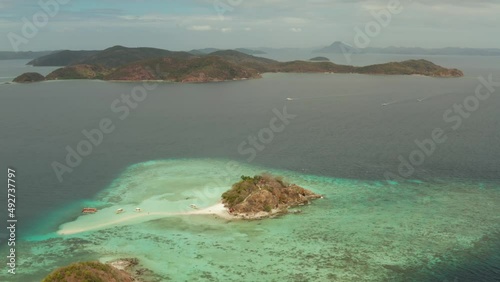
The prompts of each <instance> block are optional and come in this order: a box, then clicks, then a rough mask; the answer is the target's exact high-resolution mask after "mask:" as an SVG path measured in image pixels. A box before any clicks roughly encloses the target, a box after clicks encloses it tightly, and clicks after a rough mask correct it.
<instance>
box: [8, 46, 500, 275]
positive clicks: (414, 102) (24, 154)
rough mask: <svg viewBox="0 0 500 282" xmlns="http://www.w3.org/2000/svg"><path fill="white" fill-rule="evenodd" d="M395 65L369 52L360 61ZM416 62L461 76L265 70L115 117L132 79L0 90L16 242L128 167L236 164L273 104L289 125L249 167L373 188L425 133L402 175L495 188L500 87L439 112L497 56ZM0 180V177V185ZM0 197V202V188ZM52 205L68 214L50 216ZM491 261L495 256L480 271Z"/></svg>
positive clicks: (499, 177)
mask: <svg viewBox="0 0 500 282" xmlns="http://www.w3.org/2000/svg"><path fill="white" fill-rule="evenodd" d="M399 59H401V58H399V57H388V56H385V57H380V56H372V57H365V58H364V59H363V60H364V61H363V60H362V59H359V60H361V61H363V62H367V63H373V62H379V61H383V60H385V61H388V60H399ZM429 59H431V60H433V61H435V62H436V63H439V64H443V65H444V66H449V67H457V68H460V69H462V70H464V71H465V74H466V76H465V77H464V78H456V79H435V78H427V77H410V76H366V75H345V74H344V75H324V74H314V75H310V74H272V75H265V77H264V78H263V79H260V80H250V81H241V82H225V83H210V84H159V85H158V86H156V87H155V89H154V90H151V91H149V90H148V91H147V98H146V99H145V100H144V101H142V102H140V103H138V104H137V107H136V108H135V109H132V108H129V110H130V114H129V115H128V116H127V117H126V118H125V119H123V120H122V119H120V113H121V112H118V113H117V111H113V110H112V108H111V105H113V102H114V101H115V100H117V99H118V100H119V99H121V95H122V94H125V95H129V94H130V93H131V91H133V89H134V87H137V86H139V87H140V86H141V85H142V84H141V83H108V82H100V81H64V82H44V83H36V84H26V85H16V84H9V85H0V130H1V135H0V144H1V147H0V156H1V157H2V158H1V160H2V165H1V166H2V170H5V169H6V167H12V168H15V169H16V170H17V171H18V173H17V178H18V183H17V185H18V191H17V197H18V198H17V199H18V204H17V215H18V218H19V221H20V223H19V228H20V229H19V231H18V236H19V237H21V238H23V237H27V236H32V235H34V234H44V233H45V232H47V231H49V230H53V229H55V228H56V227H57V226H58V224H60V223H61V222H62V221H65V220H69V219H71V218H73V217H74V215H73V214H72V213H71V212H69V211H71V210H72V209H73V208H74V207H73V206H72V205H73V204H74V203H75V202H77V201H80V200H82V199H91V198H92V197H93V196H94V195H95V194H96V193H97V192H98V191H101V190H102V189H103V188H105V187H106V186H108V185H109V184H110V183H111V181H113V179H115V178H116V177H117V176H118V175H119V174H120V173H121V172H122V171H123V170H124V169H125V168H127V167H128V166H130V165H132V164H135V163H140V162H144V161H149V160H156V159H173V158H174V159H175V158H224V159H233V160H237V161H240V162H248V157H249V156H250V155H251V154H248V153H244V154H241V151H242V150H241V149H240V150H239V149H238V147H239V146H240V144H242V142H245V141H246V142H248V140H249V139H248V138H249V136H258V133H259V132H260V131H261V130H262V129H265V128H268V127H269V126H270V121H271V120H272V119H273V117H275V116H276V114H275V112H273V110H275V111H276V110H277V111H280V112H283V109H284V107H286V111H287V112H288V113H289V114H291V115H294V116H296V117H295V118H293V119H290V123H289V124H286V126H285V127H284V129H283V131H282V132H278V133H275V134H274V138H273V139H272V141H270V142H269V143H268V144H261V146H262V147H264V148H263V149H262V151H259V150H257V154H256V157H255V159H253V160H252V161H251V163H254V164H257V165H260V166H266V167H271V168H279V169H286V170H291V171H297V172H304V173H308V174H314V175H319V176H331V177H339V178H349V179H365V180H381V181H384V180H385V176H384V175H385V174H386V173H387V172H391V173H393V174H396V175H397V174H398V166H399V165H400V163H401V161H400V159H399V157H400V156H402V157H403V158H404V159H406V160H408V159H409V157H410V156H411V154H412V152H413V151H415V150H416V149H418V146H417V145H416V143H415V141H416V140H418V141H423V140H426V139H429V138H432V132H433V130H435V129H436V128H438V129H442V131H443V134H444V135H445V136H446V141H444V142H443V143H442V144H438V145H437V146H436V148H435V150H434V152H433V153H432V154H430V155H429V156H426V157H425V161H424V162H423V163H422V164H420V165H416V166H414V171H412V173H411V175H410V176H408V178H409V179H417V180H421V181H427V182H433V181H447V180H452V181H460V180H461V179H463V180H464V181H476V182H481V181H486V182H492V183H497V184H499V185H500V146H498V144H499V143H500V112H499V110H498V109H499V108H500V98H499V95H498V93H500V87H497V88H496V92H494V93H493V94H492V95H491V97H489V98H488V99H486V100H485V101H480V103H479V105H478V107H477V110H475V111H472V112H469V114H470V115H468V116H467V118H465V117H461V118H460V120H461V124H460V126H457V125H458V124H457V119H458V116H457V114H452V115H450V116H451V117H454V119H453V120H454V121H453V122H452V121H450V120H448V121H447V120H445V119H444V118H443V115H444V114H445V113H446V112H447V111H448V110H449V109H453V106H454V105H455V104H462V103H464V101H466V99H470V98H469V97H471V96H472V95H473V94H474V91H475V89H476V87H477V86H478V85H479V81H478V79H477V77H478V76H483V77H488V76H489V75H491V76H492V78H493V80H494V81H500V58H499V57H465V58H460V57H433V58H432V57H431V58H429ZM24 63H25V62H24V61H8V62H5V61H0V74H2V75H0V76H2V77H13V76H15V75H18V74H19V73H18V72H23V71H25V69H24V68H23V67H21V65H22V64H24ZM360 64H362V63H360ZM16 66H17V67H16ZM45 71H47V70H45ZM287 98H292V99H287ZM419 100H421V101H419ZM118 103H119V105H122V106H123V105H124V104H123V102H118ZM384 104H385V106H384ZM450 116H449V117H450ZM103 118H109V119H110V120H111V121H112V122H113V125H114V126H115V130H114V131H113V132H112V133H110V134H105V135H104V138H103V142H102V143H101V144H100V145H99V146H94V147H93V149H92V153H91V154H90V155H89V156H86V157H84V158H83V160H82V162H81V164H80V165H78V166H77V167H75V168H74V169H73V171H72V172H71V173H66V174H64V177H63V181H62V182H59V181H58V178H57V176H56V173H55V172H54V169H53V167H52V166H51V165H52V163H53V162H60V163H64V161H65V158H66V155H67V151H66V149H65V148H66V147H67V146H70V147H72V148H76V146H77V144H78V143H79V142H81V141H82V140H85V136H84V135H83V134H82V130H89V131H90V130H92V129H95V128H98V126H99V123H100V121H101V120H102V119H103ZM453 126H457V129H453ZM241 148H246V149H248V148H250V146H249V145H245V146H243V147H241ZM247 152H248V151H247ZM5 176H6V175H5V173H2V174H0V181H1V182H2V183H5V182H6V181H5ZM1 202H2V203H4V202H5V194H4V193H2V195H1ZM65 207H66V208H67V209H66V210H67V211H68V214H67V216H61V214H60V210H61V209H62V208H65ZM56 211H59V213H57V214H53V213H54V212H56ZM2 214H3V213H2ZM2 217H3V216H2ZM51 218H52V220H50V219H51ZM41 219H44V221H41ZM496 239H498V237H497V238H496ZM498 243H499V244H500V242H498ZM2 244H3V243H2ZM495 261H496V262H498V249H496V250H492V253H491V254H489V255H488V256H487V257H486V258H485V259H484V261H482V262H481V263H482V265H484V264H488V263H489V264H494V263H495ZM474 264H475V263H474V260H473V259H471V266H470V267H471V268H472V269H477V270H474V271H481V267H482V266H481V265H479V266H477V265H474ZM466 269H467V268H466ZM440 271H443V272H446V271H447V272H456V273H457V277H466V278H465V279H464V280H461V279H459V280H458V281H473V280H474V277H488V275H490V276H489V277H490V278H491V277H492V276H491V275H493V274H492V273H487V274H486V276H481V274H478V273H475V272H474V271H468V270H463V269H461V268H460V267H457V268H449V269H443V270H440ZM447 277H450V276H447ZM497 277H498V276H497ZM492 279H493V278H492Z"/></svg>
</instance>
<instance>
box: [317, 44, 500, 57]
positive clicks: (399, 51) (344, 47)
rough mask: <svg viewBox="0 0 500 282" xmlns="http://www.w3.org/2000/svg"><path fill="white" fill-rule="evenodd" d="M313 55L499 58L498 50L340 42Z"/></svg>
mask: <svg viewBox="0 0 500 282" xmlns="http://www.w3.org/2000/svg"><path fill="white" fill-rule="evenodd" d="M312 52H313V53H320V54H343V53H344V54H345V53H349V54H392V55H445V56H450V55H456V56H500V49H498V48H458V47H446V48H421V47H396V46H389V47H366V48H356V47H355V46H352V45H349V44H346V43H344V42H341V41H335V42H333V43H332V44H331V45H329V46H326V47H323V48H320V49H316V50H313V51H312Z"/></svg>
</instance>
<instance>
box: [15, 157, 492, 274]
mask: <svg viewBox="0 0 500 282" xmlns="http://www.w3.org/2000/svg"><path fill="white" fill-rule="evenodd" d="M264 171H265V172H270V173H273V174H277V175H283V176H285V178H286V179H287V180H288V181H290V182H293V183H296V184H298V185H302V186H303V187H306V188H308V189H311V190H313V191H315V192H317V193H321V194H324V196H325V198H324V199H319V200H316V201H315V202H314V203H313V204H312V205H310V206H306V207H302V208H301V209H302V210H303V212H302V213H301V214H299V215H287V216H283V217H280V218H276V219H268V220H260V221H250V222H248V221H226V220H223V219H219V218H214V217H213V216H194V215H190V216H169V217H165V218H160V219H154V220H144V221H142V222H137V221H133V222H132V223H134V224H132V225H118V226H113V227H110V228H104V229H101V230H93V231H89V232H83V233H78V234H74V235H68V236H62V235H56V234H52V235H47V237H45V238H44V237H32V238H28V241H27V242H25V243H24V244H23V247H22V248H23V251H22V253H23V260H22V261H23V262H22V263H21V264H20V265H19V269H22V274H21V275H18V276H16V278H17V279H18V280H16V281H30V279H35V280H36V279H40V278H41V277H43V276H44V275H46V274H47V273H48V272H49V271H48V270H49V269H53V268H56V267H57V266H60V265H65V264H68V263H71V262H73V261H79V260H91V259H100V260H102V261H109V260H112V259H116V258H123V257H137V258H139V259H140V261H141V263H142V264H143V266H145V267H147V268H149V269H151V270H152V271H154V272H155V273H156V274H157V275H158V277H159V279H161V281H169V280H171V281H185V280H190V281H234V280H238V281H307V280H310V281H332V280H338V281H439V280H441V281H445V280H446V279H448V281H454V279H455V278H456V277H455V276H454V275H456V276H457V277H458V275H460V277H459V280H457V281H470V280H462V279H463V278H464V276H463V274H460V273H459V272H458V271H459V269H460V267H461V266H462V265H464V264H466V263H468V262H469V260H470V257H471V256H472V257H475V258H480V259H481V260H484V261H488V260H489V259H495V257H494V255H495V254H494V253H492V251H493V250H494V249H495V248H497V249H498V239H500V236H499V233H498V230H499V228H500V206H498V202H499V201H500V186H498V185H497V184H495V183H487V182H484V183H477V182H464V181H461V182H450V181H446V180H441V181H435V182H432V183H430V182H423V181H408V182H405V183H393V184H388V183H386V182H381V181H355V180H348V179H336V178H329V177H320V176H314V175H306V174H300V173H296V172H291V171H284V170H275V169H269V168H265V167H259V166H251V165H248V164H241V163H236V162H234V161H227V160H214V159H179V160H164V161H151V162H147V163H141V164H137V165H133V166H131V167H129V168H128V169H127V170H125V171H124V172H123V173H122V174H121V175H120V177H118V178H117V179H116V180H115V181H114V182H113V183H112V184H111V185H110V186H109V187H108V188H107V189H106V190H104V191H103V192H101V193H100V194H98V195H96V197H95V199H96V200H99V201H100V206H99V207H109V206H111V207H113V208H114V207H118V206H127V205H132V206H134V205H136V204H138V203H142V204H144V203H147V200H148V199H151V198H154V197H156V196H159V195H161V199H162V200H161V201H160V202H163V203H164V204H165V205H166V206H168V207H167V209H168V210H171V211H185V210H189V209H190V208H189V203H196V204H198V205H200V207H202V206H209V205H212V204H214V203H216V202H217V201H218V199H219V197H218V195H220V194H219V193H220V192H221V191H224V189H227V188H228V187H229V186H230V184H231V183H233V182H235V181H237V179H238V177H235V176H234V175H242V174H245V175H253V174H257V173H261V172H264ZM228 175H231V177H228ZM207 183H209V184H208V185H206V184H207ZM186 199H187V200H186ZM160 202H158V201H157V200H155V201H154V203H155V204H158V203H160ZM96 204H97V202H96ZM141 208H142V209H143V210H144V211H143V212H148V210H149V209H150V208H151V209H155V208H157V207H155V206H152V207H149V206H141ZM126 212H127V211H126ZM129 212H131V211H129ZM106 216H109V218H108V220H109V219H110V218H112V217H119V216H121V215H116V214H111V215H106V214H100V213H99V212H98V213H96V214H95V215H86V216H82V217H81V218H79V219H76V221H74V222H72V224H73V227H74V226H78V225H80V226H83V227H85V225H86V224H89V222H88V221H87V220H86V219H92V218H95V219H96V221H99V222H100V221H103V220H106V218H105V217H106ZM82 218H83V219H82ZM61 228H64V225H63V226H62V227H61ZM49 237H50V238H49ZM62 253H64V254H65V255H64V256H63V255H61V254H62ZM485 265H488V264H482V265H481V267H482V268H483V273H479V274H478V275H476V276H474V277H476V278H479V277H481V275H482V274H485V276H483V278H485V279H486V278H488V277H489V278H492V277H491V275H492V274H493V273H498V271H499V270H500V269H499V268H498V266H497V265H498V264H496V265H495V264H491V265H490V266H489V268H488V267H485ZM469 270H470V269H469ZM438 279H439V280H438ZM484 281H487V280H484Z"/></svg>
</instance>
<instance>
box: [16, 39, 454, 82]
mask: <svg viewBox="0 0 500 282" xmlns="http://www.w3.org/2000/svg"><path fill="white" fill-rule="evenodd" d="M314 59H315V60H313V61H291V62H279V61H275V60H271V59H267V58H262V57H257V56H253V55H250V54H247V53H243V52H240V51H236V50H223V51H221V50H218V51H214V52H212V53H208V54H203V53H200V52H193V53H190V52H173V51H168V50H162V49H155V48H127V47H123V46H114V47H111V48H108V49H106V50H103V51H60V52H57V53H54V54H50V55H47V56H43V57H40V58H37V59H35V60H33V61H31V62H30V64H32V65H34V66H62V68H60V69H57V70H55V71H54V72H52V73H50V74H49V75H47V76H46V77H44V80H59V79H100V80H113V81H143V80H155V81H168V82H215V81H228V80H243V79H252V78H260V77H261V75H262V74H263V73H359V74H377V75H424V76H431V77H460V76H463V73H462V71H460V70H458V69H448V68H444V67H441V66H438V65H436V64H434V63H432V62H429V61H426V60H408V61H403V62H391V63H386V64H378V65H371V66H365V67H356V66H348V65H338V64H335V63H333V62H329V61H326V60H323V59H322V60H319V59H320V58H314ZM325 59H327V58H325ZM31 76H33V74H31ZM40 80H41V78H40V77H39V76H37V77H36V79H33V80H30V79H26V75H22V77H21V76H20V77H18V78H16V79H15V80H14V81H17V82H34V81H40Z"/></svg>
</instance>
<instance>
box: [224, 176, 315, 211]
mask: <svg viewBox="0 0 500 282" xmlns="http://www.w3.org/2000/svg"><path fill="white" fill-rule="evenodd" d="M241 179H242V180H241V181H240V182H238V183H235V184H233V186H232V187H231V189H230V190H228V191H226V192H225V193H224V194H222V203H223V204H224V206H225V207H226V208H227V210H228V212H229V214H230V215H231V216H232V217H233V218H235V219H246V220H255V219H264V218H273V217H277V216H281V215H284V214H288V213H300V212H301V210H290V208H294V207H298V206H304V205H309V204H311V201H312V200H315V199H320V198H323V196H321V195H318V194H315V193H313V192H312V191H310V190H307V189H305V188H302V187H300V186H298V185H295V184H288V183H286V182H285V181H284V180H283V179H282V178H281V177H276V176H272V175H268V174H264V175H256V176H254V177H248V176H242V177H241Z"/></svg>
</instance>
